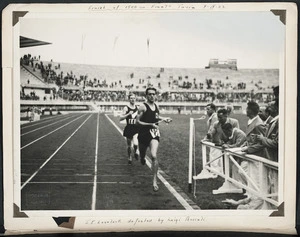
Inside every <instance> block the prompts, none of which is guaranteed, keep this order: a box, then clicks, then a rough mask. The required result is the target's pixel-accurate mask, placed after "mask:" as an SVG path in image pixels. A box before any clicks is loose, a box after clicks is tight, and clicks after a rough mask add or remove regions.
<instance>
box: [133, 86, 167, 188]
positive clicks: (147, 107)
mask: <svg viewBox="0 0 300 237" xmlns="http://www.w3.org/2000/svg"><path fill="white" fill-rule="evenodd" d="M155 97H156V89H155V88H153V87H149V88H147V89H146V98H147V102H146V103H143V104H141V105H140V106H139V110H138V115H137V124H139V125H140V129H139V135H138V141H139V150H140V159H141V163H142V165H145V163H146V160H145V156H146V151H147V148H148V147H149V148H150V154H151V160H152V172H153V191H155V192H157V191H158V189H159V187H158V185H157V173H158V160H157V150H158V145H159V138H160V132H159V129H158V123H159V122H160V121H164V122H166V123H170V122H171V121H172V119H171V118H169V117H161V116H160V115H159V108H158V105H157V104H156V103H155Z"/></svg>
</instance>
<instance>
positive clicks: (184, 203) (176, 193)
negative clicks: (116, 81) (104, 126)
mask: <svg viewBox="0 0 300 237" xmlns="http://www.w3.org/2000/svg"><path fill="white" fill-rule="evenodd" d="M105 117H106V118H107V119H108V120H109V121H110V122H111V123H112V125H114V127H115V128H116V129H117V130H118V131H119V132H120V133H121V135H122V134H123V132H122V130H121V129H120V128H119V127H118V126H117V125H116V124H115V122H114V121H112V120H111V119H110V118H109V117H108V116H107V115H106V114H105ZM146 164H147V166H148V167H149V168H150V169H151V163H150V162H149V161H148V159H146ZM157 177H158V178H159V179H160V180H161V182H162V183H163V184H164V185H165V186H166V188H167V189H168V190H169V191H170V193H171V194H172V195H173V196H174V197H175V198H176V199H177V200H178V202H179V203H180V204H181V205H182V206H183V207H184V208H185V209H186V210H194V209H193V208H192V206H191V205H190V204H189V203H188V202H187V201H186V200H185V199H184V198H183V197H182V196H181V195H180V194H179V193H178V192H177V191H176V190H175V189H174V188H173V187H172V185H171V184H169V182H168V181H167V180H165V178H164V177H163V176H162V175H161V174H160V173H159V172H158V175H157Z"/></svg>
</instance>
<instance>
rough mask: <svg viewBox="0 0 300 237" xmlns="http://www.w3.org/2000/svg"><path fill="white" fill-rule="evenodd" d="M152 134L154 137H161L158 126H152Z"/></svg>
mask: <svg viewBox="0 0 300 237" xmlns="http://www.w3.org/2000/svg"><path fill="white" fill-rule="evenodd" d="M150 134H151V136H152V137H153V138H155V137H160V133H159V130H158V128H152V129H150Z"/></svg>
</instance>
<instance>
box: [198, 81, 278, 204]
mask: <svg viewBox="0 0 300 237" xmlns="http://www.w3.org/2000/svg"><path fill="white" fill-rule="evenodd" d="M273 91H274V100H273V101H272V102H270V103H269V104H268V106H267V108H266V109H265V110H262V109H261V108H260V107H259V105H258V104H257V103H256V102H254V101H249V102H248V103H247V117H248V118H249V120H248V125H247V128H246V131H242V130H241V129H240V128H239V121H238V120H237V119H234V118H231V117H230V111H231V110H228V109H226V108H221V109H219V110H216V106H215V105H214V104H213V103H211V104H208V105H207V114H208V116H209V119H208V121H207V129H208V130H207V131H208V132H207V135H206V137H205V140H209V141H211V142H212V143H214V144H215V145H216V146H220V147H222V148H223V149H230V148H240V151H241V152H244V153H245V154H251V155H255V156H258V157H263V158H265V159H268V160H271V161H273V162H278V124H279V115H278V114H279V87H278V86H277V87H274V89H273ZM209 156H210V160H211V161H212V160H216V161H217V162H212V163H211V164H210V167H211V168H213V169H214V170H217V171H218V172H219V173H223V172H224V171H223V170H224V169H223V162H222V161H223V159H218V157H220V156H221V157H222V150H221V149H217V148H210V153H209ZM235 159H236V163H237V164H238V165H239V166H240V167H239V168H238V166H237V165H236V164H232V165H231V176H232V178H233V179H234V180H236V181H238V182H239V183H241V184H243V185H244V186H247V185H248V183H249V184H250V181H249V179H248V178H246V175H248V176H249V177H250V179H251V185H253V183H252V182H254V183H255V185H257V186H258V187H259V188H261V189H267V190H263V191H264V192H266V193H268V194H269V195H271V196H272V195H273V196H272V198H273V199H274V200H278V171H277V170H274V169H272V168H269V169H267V170H266V171H265V172H264V173H261V174H260V175H263V176H265V179H266V180H267V186H268V187H267V188H266V187H264V186H263V184H262V183H261V180H260V176H259V172H263V170H262V169H260V168H259V165H258V163H257V161H251V160H250V161H249V160H247V159H241V158H237V157H236V158H235ZM241 169H242V170H243V171H241ZM245 174H246V175H245ZM202 175H205V176H206V178H215V177H217V174H216V173H214V172H212V173H203V174H202ZM228 192H230V191H228ZM247 195H248V197H247V198H244V199H241V200H233V199H227V200H225V202H227V203H229V204H232V205H234V206H236V207H237V209H263V208H265V207H264V205H266V204H265V203H264V200H263V198H262V197H260V196H258V195H255V194H253V193H247ZM276 195H277V196H276ZM269 205H270V204H269ZM271 207H272V206H271Z"/></svg>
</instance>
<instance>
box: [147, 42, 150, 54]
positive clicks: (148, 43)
mask: <svg viewBox="0 0 300 237" xmlns="http://www.w3.org/2000/svg"><path fill="white" fill-rule="evenodd" d="M149 45H150V38H147V50H148V54H149Z"/></svg>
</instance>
